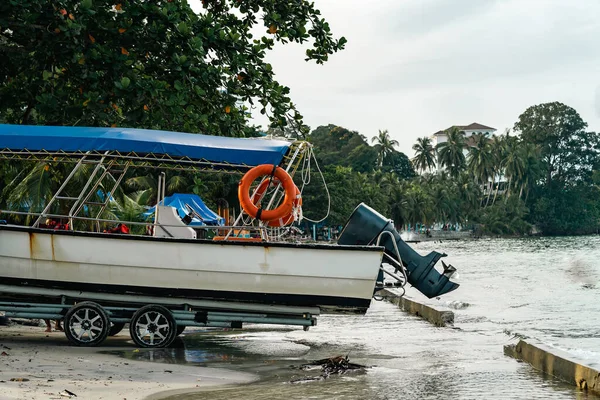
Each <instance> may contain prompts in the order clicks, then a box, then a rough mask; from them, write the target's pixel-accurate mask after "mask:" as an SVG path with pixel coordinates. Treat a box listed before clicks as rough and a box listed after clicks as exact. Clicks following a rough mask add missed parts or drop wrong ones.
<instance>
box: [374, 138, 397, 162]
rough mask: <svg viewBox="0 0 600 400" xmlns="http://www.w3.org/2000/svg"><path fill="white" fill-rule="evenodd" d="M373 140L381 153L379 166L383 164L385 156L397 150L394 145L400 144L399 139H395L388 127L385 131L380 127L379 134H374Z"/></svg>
mask: <svg viewBox="0 0 600 400" xmlns="http://www.w3.org/2000/svg"><path fill="white" fill-rule="evenodd" d="M371 142H373V143H376V144H375V147H377V151H378V153H379V154H378V156H377V162H378V164H379V167H381V166H383V160H384V159H385V157H386V156H387V155H390V154H392V153H393V152H394V151H395V150H394V147H395V146H398V141H397V140H393V139H392V138H391V137H390V134H389V133H388V131H387V129H385V130H383V131H382V130H381V129H380V130H379V134H378V135H377V136H373V138H372V139H371Z"/></svg>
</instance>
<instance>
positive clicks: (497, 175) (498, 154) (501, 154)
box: [488, 132, 508, 205]
mask: <svg viewBox="0 0 600 400" xmlns="http://www.w3.org/2000/svg"><path fill="white" fill-rule="evenodd" d="M506 137H508V132H506ZM490 151H491V153H492V156H493V157H494V176H493V178H492V180H493V181H494V182H497V184H496V190H495V191H494V199H493V200H492V205H494V203H496V197H498V190H499V188H500V179H501V178H502V176H503V175H504V164H503V163H504V158H505V154H506V141H505V136H494V138H493V139H492V140H491V142H490ZM488 200H489V198H488Z"/></svg>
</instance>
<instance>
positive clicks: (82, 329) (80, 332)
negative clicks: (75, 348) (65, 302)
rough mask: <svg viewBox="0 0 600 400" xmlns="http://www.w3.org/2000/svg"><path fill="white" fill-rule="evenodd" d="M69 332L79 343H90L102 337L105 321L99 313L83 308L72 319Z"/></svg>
mask: <svg viewBox="0 0 600 400" xmlns="http://www.w3.org/2000/svg"><path fill="white" fill-rule="evenodd" d="M69 330H70V332H71V335H72V336H73V338H75V339H76V340H77V341H79V342H81V343H90V342H93V341H94V340H96V339H98V338H99V337H100V336H101V335H102V331H103V330H104V321H103V320H102V316H101V315H100V313H98V311H96V310H94V309H92V308H81V309H79V310H77V311H75V313H73V316H72V317H71V318H70V320H69Z"/></svg>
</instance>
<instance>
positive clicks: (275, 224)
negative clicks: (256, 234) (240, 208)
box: [252, 178, 302, 228]
mask: <svg viewBox="0 0 600 400" xmlns="http://www.w3.org/2000/svg"><path fill="white" fill-rule="evenodd" d="M277 184H279V179H277V178H273V179H265V180H263V181H262V182H261V183H260V185H258V188H256V192H254V196H252V203H253V204H254V205H255V206H258V204H259V203H260V201H261V200H262V198H263V196H264V195H265V192H266V190H267V188H268V187H269V186H270V185H277ZM294 188H295V189H296V193H295V196H294V203H293V206H292V211H291V212H290V213H289V214H288V215H286V216H284V217H281V218H279V219H276V220H272V221H268V222H267V226H269V227H271V228H281V227H282V226H288V225H291V224H293V223H294V222H295V221H297V220H298V215H299V214H300V215H301V213H302V193H301V192H300V189H298V186H296V185H294Z"/></svg>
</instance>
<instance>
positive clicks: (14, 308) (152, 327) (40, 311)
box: [0, 285, 320, 348]
mask: <svg viewBox="0 0 600 400" xmlns="http://www.w3.org/2000/svg"><path fill="white" fill-rule="evenodd" d="M0 293H3V294H4V296H10V298H3V299H0V311H3V312H4V314H5V316H6V317H9V318H27V319H53V320H64V324H63V325H64V330H65V335H66V337H67V338H68V339H69V341H70V342H71V343H72V344H74V345H76V346H98V345H99V344H101V343H102V342H104V340H105V339H106V338H107V337H108V336H114V335H116V334H118V333H119V332H121V331H122V330H123V328H124V327H125V324H129V333H130V335H131V339H132V340H133V342H134V343H135V344H136V345H137V346H139V347H147V348H161V347H168V346H170V345H171V344H172V343H173V341H174V340H175V338H176V337H177V336H178V335H180V334H181V333H182V332H183V331H184V330H185V328H187V327H190V326H195V327H214V328H242V327H243V325H244V324H246V323H258V324H277V325H295V326H302V327H303V328H304V330H308V329H309V327H311V326H315V325H316V323H317V319H316V317H317V316H318V315H319V314H320V310H319V308H318V307H293V306H282V305H265V304H252V303H237V302H227V301H212V300H185V299H181V298H173V297H152V296H137V295H119V294H108V293H95V292H81V291H65V290H60V291H59V290H57V289H48V288H33V287H19V288H16V287H11V286H7V285H0ZM28 299H36V300H35V301H27V300H28ZM82 300H83V301H82Z"/></svg>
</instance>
